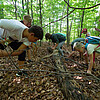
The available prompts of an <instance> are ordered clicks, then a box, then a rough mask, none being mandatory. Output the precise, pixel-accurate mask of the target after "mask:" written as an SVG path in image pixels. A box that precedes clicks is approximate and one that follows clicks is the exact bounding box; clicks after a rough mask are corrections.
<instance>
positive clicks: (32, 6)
mask: <svg viewBox="0 0 100 100" xmlns="http://www.w3.org/2000/svg"><path fill="white" fill-rule="evenodd" d="M32 2H33V0H31V17H32V19H33V6H32ZM32 21H33V25H34V19H33V20H32Z"/></svg>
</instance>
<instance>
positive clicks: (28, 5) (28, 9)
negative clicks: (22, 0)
mask: <svg viewBox="0 0 100 100" xmlns="http://www.w3.org/2000/svg"><path fill="white" fill-rule="evenodd" d="M27 14H28V15H29V14H30V13H29V0H27Z"/></svg>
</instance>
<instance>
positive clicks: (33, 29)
mask: <svg viewBox="0 0 100 100" xmlns="http://www.w3.org/2000/svg"><path fill="white" fill-rule="evenodd" d="M28 32H29V33H31V32H32V33H34V37H37V38H38V39H40V40H42V39H43V29H42V27H40V26H37V25H34V26H32V27H31V28H29V29H28Z"/></svg>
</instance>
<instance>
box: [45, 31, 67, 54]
mask: <svg viewBox="0 0 100 100" xmlns="http://www.w3.org/2000/svg"><path fill="white" fill-rule="evenodd" d="M45 38H46V40H48V39H50V40H52V42H53V43H55V45H54V47H52V49H53V50H54V49H58V50H59V52H60V53H61V55H64V54H63V51H62V50H61V48H62V46H63V44H64V43H65V41H66V37H65V35H64V34H63V33H62V34H59V33H56V34H50V33H46V35H45Z"/></svg>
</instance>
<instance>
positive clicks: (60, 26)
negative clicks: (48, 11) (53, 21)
mask: <svg viewBox="0 0 100 100" xmlns="http://www.w3.org/2000/svg"><path fill="white" fill-rule="evenodd" d="M64 9H65V5H64V8H63V12H62V17H63V14H64ZM61 26H62V20H61V23H60V32H61V31H62V30H61Z"/></svg>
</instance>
